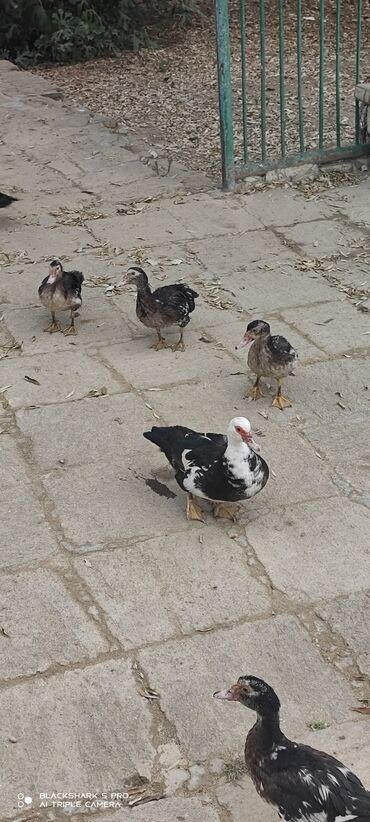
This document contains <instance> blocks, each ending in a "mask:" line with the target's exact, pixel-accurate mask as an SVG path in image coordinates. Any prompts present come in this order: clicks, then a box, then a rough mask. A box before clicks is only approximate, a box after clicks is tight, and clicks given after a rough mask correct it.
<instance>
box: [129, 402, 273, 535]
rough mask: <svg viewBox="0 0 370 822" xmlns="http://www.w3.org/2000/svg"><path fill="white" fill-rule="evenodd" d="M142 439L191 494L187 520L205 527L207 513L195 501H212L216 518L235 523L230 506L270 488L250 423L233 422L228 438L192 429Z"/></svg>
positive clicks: (154, 432)
mask: <svg viewBox="0 0 370 822" xmlns="http://www.w3.org/2000/svg"><path fill="white" fill-rule="evenodd" d="M144 437H146V439H147V440H150V441H151V442H154V444H155V445H158V447H159V448H160V449H161V451H163V453H164V454H165V455H166V457H167V459H168V461H169V462H170V463H171V465H172V466H173V468H174V469H175V472H176V473H175V476H176V480H177V482H178V484H179V486H180V488H182V489H183V490H184V491H186V492H187V509H186V513H187V518H188V519H196V520H200V521H201V522H203V521H204V519H203V511H202V509H201V507H200V506H199V505H198V503H196V502H195V500H194V497H201V498H203V499H207V500H209V501H210V502H212V503H213V504H214V505H213V513H214V516H215V517H224V518H226V519H235V510H234V509H233V508H231V506H230V505H229V504H228V503H235V502H240V501H242V500H245V499H250V497H254V496H255V494H258V492H259V491H261V490H262V488H263V487H264V486H265V485H266V482H267V480H268V476H269V469H268V466H267V463H266V462H265V460H264V459H263V458H262V457H261V456H260V455H259V454H258V452H259V450H260V449H259V446H258V445H257V444H256V443H255V441H254V439H253V433H252V430H251V424H250V422H249V420H247V419H245V417H234V419H232V420H231V422H230V423H229V426H228V429H227V433H226V436H225V435H224V434H199V433H198V432H197V431H192V429H191V428H185V427H184V426H182V425H174V426H171V427H169V428H160V427H158V426H154V427H153V428H152V430H151V431H146V432H145V433H144Z"/></svg>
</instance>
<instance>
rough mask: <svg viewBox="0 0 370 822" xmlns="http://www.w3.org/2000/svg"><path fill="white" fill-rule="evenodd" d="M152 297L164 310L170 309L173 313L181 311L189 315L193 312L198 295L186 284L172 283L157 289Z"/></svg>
mask: <svg viewBox="0 0 370 822" xmlns="http://www.w3.org/2000/svg"><path fill="white" fill-rule="evenodd" d="M152 296H153V297H154V299H155V300H158V302H159V303H160V304H161V305H162V306H163V307H164V308H172V309H173V310H174V311H179V310H180V311H181V310H182V311H185V312H186V313H189V314H190V313H191V312H192V311H194V308H195V299H196V298H197V297H198V296H199V295H198V294H197V292H196V291H193V289H192V288H190V286H188V285H186V283H174V284H173V285H163V286H162V287H161V288H157V289H156V290H155V291H153V294H152Z"/></svg>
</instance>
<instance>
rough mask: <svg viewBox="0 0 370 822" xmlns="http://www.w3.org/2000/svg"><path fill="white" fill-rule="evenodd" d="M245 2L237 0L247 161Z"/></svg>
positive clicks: (245, 156)
mask: <svg viewBox="0 0 370 822" xmlns="http://www.w3.org/2000/svg"><path fill="white" fill-rule="evenodd" d="M245 2H246V0H239V10H240V48H241V60H242V111H243V154H244V162H245V163H247V162H248V84H247V32H246V24H245Z"/></svg>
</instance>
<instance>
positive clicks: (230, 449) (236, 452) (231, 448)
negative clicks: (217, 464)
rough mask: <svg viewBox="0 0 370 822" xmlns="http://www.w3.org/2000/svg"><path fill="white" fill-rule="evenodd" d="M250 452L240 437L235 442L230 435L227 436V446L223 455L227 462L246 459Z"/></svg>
mask: <svg viewBox="0 0 370 822" xmlns="http://www.w3.org/2000/svg"><path fill="white" fill-rule="evenodd" d="M250 454H251V449H250V448H249V445H247V443H246V442H242V441H241V440H240V439H238V441H237V442H236V441H235V440H234V439H233V438H232V437H229V438H228V441H227V448H226V451H225V457H226V459H227V460H228V462H235V461H236V462H238V461H242V462H244V461H245V460H247V459H248V457H249V456H250Z"/></svg>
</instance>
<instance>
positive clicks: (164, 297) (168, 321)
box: [121, 266, 199, 351]
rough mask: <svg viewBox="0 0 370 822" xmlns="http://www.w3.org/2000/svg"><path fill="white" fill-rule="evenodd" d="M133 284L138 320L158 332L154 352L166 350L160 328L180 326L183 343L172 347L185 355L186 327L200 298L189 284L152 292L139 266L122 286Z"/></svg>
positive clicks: (179, 284) (170, 286) (175, 285)
mask: <svg viewBox="0 0 370 822" xmlns="http://www.w3.org/2000/svg"><path fill="white" fill-rule="evenodd" d="M130 283H131V284H133V285H135V286H136V288H137V298H136V316H137V318H138V319H139V320H140V322H142V323H143V325H146V326H147V328H155V329H156V332H157V336H158V340H157V341H156V342H154V343H153V345H152V346H151V348H155V350H156V351H159V350H160V349H161V348H167V347H168V346H167V343H166V340H165V339H164V337H162V334H161V328H167V327H168V326H170V325H178V326H179V328H180V339H179V340H178V342H177V343H176V344H175V345H173V346H172V351H185V344H184V340H183V334H184V331H183V329H184V327H185V326H186V325H187V324H188V323H189V322H190V316H189V315H190V314H191V312H192V311H194V308H195V300H196V298H197V297H198V296H199V295H198V294H197V292H196V291H193V289H192V288H190V286H188V285H186V283H174V284H173V285H164V286H162V287H161V288H156V290H155V291H152V290H151V287H150V285H149V281H148V277H147V275H146V273H145V271H143V269H142V268H139V266H132V267H131V268H129V270H128V272H127V274H126V275H125V277H124V278H123V280H122V282H121V285H129V284H130Z"/></svg>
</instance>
